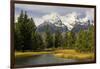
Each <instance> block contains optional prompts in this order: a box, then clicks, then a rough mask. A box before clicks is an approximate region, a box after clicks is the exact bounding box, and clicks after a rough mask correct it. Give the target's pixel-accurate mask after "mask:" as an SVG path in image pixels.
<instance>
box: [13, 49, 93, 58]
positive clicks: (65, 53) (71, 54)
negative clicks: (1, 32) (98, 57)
mask: <svg viewBox="0 0 100 69" xmlns="http://www.w3.org/2000/svg"><path fill="white" fill-rule="evenodd" d="M42 54H53V55H54V56H56V57H59V58H66V59H78V60H81V59H94V53H89V52H88V53H86V52H85V53H82V52H78V51H76V50H74V49H64V50H59V49H58V50H54V51H41V52H15V57H29V56H36V55H42Z"/></svg>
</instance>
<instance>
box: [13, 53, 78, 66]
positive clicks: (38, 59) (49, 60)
mask: <svg viewBox="0 0 100 69" xmlns="http://www.w3.org/2000/svg"><path fill="white" fill-rule="evenodd" d="M73 62H78V60H74V59H63V58H58V57H55V56H53V55H52V54H43V55H38V56H31V57H24V58H16V60H15V66H25V65H41V64H55V63H73Z"/></svg>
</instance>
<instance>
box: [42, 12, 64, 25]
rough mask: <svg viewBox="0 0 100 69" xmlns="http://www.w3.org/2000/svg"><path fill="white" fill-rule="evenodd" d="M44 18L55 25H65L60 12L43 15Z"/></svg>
mask: <svg viewBox="0 0 100 69" xmlns="http://www.w3.org/2000/svg"><path fill="white" fill-rule="evenodd" d="M42 18H43V19H44V21H48V22H50V23H52V24H54V25H55V26H58V27H63V26H65V25H64V24H63V23H62V20H61V16H60V15H59V14H58V13H51V14H49V15H45V16H43V17H42Z"/></svg>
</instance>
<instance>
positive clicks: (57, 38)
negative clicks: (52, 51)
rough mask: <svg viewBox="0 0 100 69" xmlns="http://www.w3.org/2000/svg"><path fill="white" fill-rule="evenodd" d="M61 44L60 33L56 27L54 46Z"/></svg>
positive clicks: (58, 46)
mask: <svg viewBox="0 0 100 69" xmlns="http://www.w3.org/2000/svg"><path fill="white" fill-rule="evenodd" d="M61 46H62V35H61V31H60V29H59V28H58V29H57V30H56V32H55V48H60V47H61Z"/></svg>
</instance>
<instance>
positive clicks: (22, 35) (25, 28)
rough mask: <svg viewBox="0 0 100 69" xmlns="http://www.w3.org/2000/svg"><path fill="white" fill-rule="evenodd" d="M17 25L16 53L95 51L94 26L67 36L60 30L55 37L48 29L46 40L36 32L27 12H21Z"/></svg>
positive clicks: (15, 36)
mask: <svg viewBox="0 0 100 69" xmlns="http://www.w3.org/2000/svg"><path fill="white" fill-rule="evenodd" d="M14 24H15V31H14V46H15V47H14V48H15V50H16V51H23V52H24V51H43V50H47V49H76V50H77V51H80V52H93V51H94V26H93V25H91V26H90V27H89V28H88V30H80V31H79V32H78V33H74V32H72V31H70V32H66V33H65V36H64V37H63V36H62V33H61V32H60V31H59V29H58V30H57V31H56V32H55V34H54V35H53V34H52V33H51V32H50V31H49V28H48V27H47V29H46V31H45V39H43V38H42V36H41V35H42V34H39V33H38V32H36V29H37V27H36V25H35V22H34V20H33V19H32V18H29V17H28V15H27V13H26V12H23V11H21V13H20V16H19V17H18V21H17V22H16V23H14Z"/></svg>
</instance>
